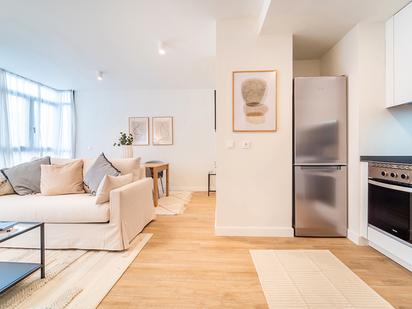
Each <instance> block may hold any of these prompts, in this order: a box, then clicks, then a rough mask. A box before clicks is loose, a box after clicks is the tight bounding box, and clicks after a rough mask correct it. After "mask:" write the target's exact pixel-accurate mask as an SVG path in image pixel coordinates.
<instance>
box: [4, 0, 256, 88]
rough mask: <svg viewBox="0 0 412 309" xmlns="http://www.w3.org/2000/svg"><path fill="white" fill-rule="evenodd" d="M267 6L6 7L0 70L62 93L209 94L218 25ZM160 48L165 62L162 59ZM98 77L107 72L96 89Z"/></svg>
mask: <svg viewBox="0 0 412 309" xmlns="http://www.w3.org/2000/svg"><path fill="white" fill-rule="evenodd" d="M261 5H262V1H261V0H65V1H63V0H35V1H34V0H0V38H1V39H0V67H2V68H5V69H7V70H10V71H12V72H15V73H17V74H20V75H23V76H26V77H29V78H32V79H34V80H38V81H41V82H43V83H45V84H48V85H51V86H53V87H56V88H60V89H77V90H79V89H94V88H98V89H102V88H109V89H114V90H115V89H183V88H184V89H207V88H209V89H210V88H214V87H215V85H214V80H215V67H214V63H215V54H216V52H215V37H216V35H215V28H216V27H215V21H216V19H224V18H235V17H247V16H258V15H259V12H260V8H261ZM158 40H162V41H164V42H165V44H166V48H167V54H166V55H165V56H160V55H158V53H157V46H158ZM96 70H102V71H104V72H106V74H105V76H104V77H105V78H104V80H103V81H102V82H97V81H96Z"/></svg>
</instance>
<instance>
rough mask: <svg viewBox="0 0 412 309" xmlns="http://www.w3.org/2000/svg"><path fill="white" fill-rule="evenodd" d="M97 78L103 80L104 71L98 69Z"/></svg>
mask: <svg viewBox="0 0 412 309" xmlns="http://www.w3.org/2000/svg"><path fill="white" fill-rule="evenodd" d="M96 78H97V80H103V72H102V71H97V72H96Z"/></svg>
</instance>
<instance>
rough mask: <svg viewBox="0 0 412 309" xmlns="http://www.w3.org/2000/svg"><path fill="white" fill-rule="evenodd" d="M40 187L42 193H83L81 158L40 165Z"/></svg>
mask: <svg viewBox="0 0 412 309" xmlns="http://www.w3.org/2000/svg"><path fill="white" fill-rule="evenodd" d="M40 189H41V194H43V195H62V194H76V193H84V188H83V160H77V161H73V162H71V163H66V164H62V165H59V164H52V165H42V166H41V181H40Z"/></svg>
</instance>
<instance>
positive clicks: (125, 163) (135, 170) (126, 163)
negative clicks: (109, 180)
mask: <svg viewBox="0 0 412 309" xmlns="http://www.w3.org/2000/svg"><path fill="white" fill-rule="evenodd" d="M110 162H111V163H112V164H113V166H114V167H115V168H116V169H117V170H119V171H120V173H122V175H126V174H129V173H132V174H133V181H136V180H139V179H140V158H127V159H111V160H110Z"/></svg>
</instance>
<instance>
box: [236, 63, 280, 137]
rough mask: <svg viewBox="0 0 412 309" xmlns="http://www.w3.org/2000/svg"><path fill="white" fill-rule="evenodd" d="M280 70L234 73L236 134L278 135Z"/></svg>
mask: <svg viewBox="0 0 412 309" xmlns="http://www.w3.org/2000/svg"><path fill="white" fill-rule="evenodd" d="M277 75H278V73H277V70H255V71H233V72H232V129H233V132H276V131H277Z"/></svg>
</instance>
